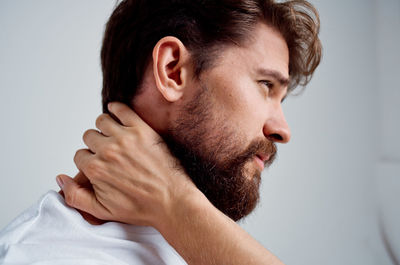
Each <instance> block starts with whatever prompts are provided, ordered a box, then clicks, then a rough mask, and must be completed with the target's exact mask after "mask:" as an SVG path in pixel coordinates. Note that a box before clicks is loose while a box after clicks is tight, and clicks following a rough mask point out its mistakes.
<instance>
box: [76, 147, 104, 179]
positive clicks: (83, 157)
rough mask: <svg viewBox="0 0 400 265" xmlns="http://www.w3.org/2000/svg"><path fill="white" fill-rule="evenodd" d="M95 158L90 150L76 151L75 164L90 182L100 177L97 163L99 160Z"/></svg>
mask: <svg viewBox="0 0 400 265" xmlns="http://www.w3.org/2000/svg"><path fill="white" fill-rule="evenodd" d="M94 157H95V155H94V154H93V153H91V152H90V151H89V150H88V149H80V150H78V151H76V153H75V156H74V163H75V165H76V167H77V168H78V169H79V170H80V171H82V172H83V173H84V174H85V176H86V177H87V178H88V179H89V180H90V179H91V178H93V177H97V176H98V175H99V174H98V169H99V167H98V165H96V162H95V161H97V160H95V159H94Z"/></svg>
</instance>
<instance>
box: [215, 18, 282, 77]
mask: <svg viewBox="0 0 400 265" xmlns="http://www.w3.org/2000/svg"><path fill="white" fill-rule="evenodd" d="M221 55H222V56H221V57H220V58H219V60H218V61H219V63H217V64H225V65H227V64H228V65H230V66H234V67H235V68H236V69H237V68H239V69H242V70H246V71H251V72H259V70H260V69H268V70H273V71H278V72H279V73H280V74H281V75H282V76H283V77H285V78H289V49H288V47H287V44H286V41H285V39H284V38H283V36H282V35H281V34H280V33H279V31H277V30H276V29H275V28H273V27H271V26H269V25H266V24H264V23H258V24H257V25H256V26H255V28H254V30H253V32H252V34H251V36H250V38H249V39H248V40H247V41H246V43H245V44H244V45H242V46H230V47H228V48H226V50H225V51H223V52H222V54H221Z"/></svg>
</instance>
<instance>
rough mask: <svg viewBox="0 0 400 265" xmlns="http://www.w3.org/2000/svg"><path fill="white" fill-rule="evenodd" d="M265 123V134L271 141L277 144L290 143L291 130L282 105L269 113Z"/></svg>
mask: <svg viewBox="0 0 400 265" xmlns="http://www.w3.org/2000/svg"><path fill="white" fill-rule="evenodd" d="M269 114H270V115H269V117H268V119H267V120H266V121H265V124H264V127H263V133H264V135H265V137H266V138H268V139H269V140H270V141H273V142H277V143H287V142H289V141H290V128H289V125H288V124H287V122H286V119H285V115H284V114H283V110H282V107H281V105H280V104H279V107H277V108H275V109H274V111H272V113H269Z"/></svg>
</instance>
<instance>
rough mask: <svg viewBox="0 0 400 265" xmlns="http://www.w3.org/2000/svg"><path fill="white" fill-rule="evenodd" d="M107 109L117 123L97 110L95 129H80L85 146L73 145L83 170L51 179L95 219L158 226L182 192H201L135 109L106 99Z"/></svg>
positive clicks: (70, 201) (182, 198) (185, 194)
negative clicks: (76, 148)
mask: <svg viewBox="0 0 400 265" xmlns="http://www.w3.org/2000/svg"><path fill="white" fill-rule="evenodd" d="M109 110H110V112H111V113H112V114H114V115H115V116H116V117H117V118H118V119H119V120H120V122H121V123H122V125H121V124H119V123H118V122H117V121H115V120H114V119H113V118H112V117H111V116H110V115H108V114H102V115H100V116H99V117H98V118H97V120H96V127H97V128H98V129H99V130H100V131H101V132H99V131H97V130H88V131H86V132H85V134H84V135H83V141H84V143H85V144H86V145H87V146H88V148H89V149H81V150H78V151H77V152H76V155H75V158H74V162H75V164H76V165H77V167H78V169H79V170H80V171H81V172H82V173H83V174H84V175H83V174H78V175H77V177H76V178H75V180H73V179H71V178H70V177H68V176H66V175H59V176H57V182H58V183H59V185H60V186H61V187H62V190H63V193H64V196H65V201H66V203H67V204H68V205H70V206H71V207H74V208H77V209H79V210H81V211H84V212H87V213H89V214H91V215H93V216H94V217H96V218H98V219H101V220H113V221H119V222H124V223H130V224H136V225H150V226H153V227H155V228H158V227H159V226H160V225H161V224H160V221H162V222H163V223H165V222H166V221H167V220H166V218H168V216H170V215H171V214H172V213H173V212H174V209H176V208H179V205H181V203H183V202H184V201H185V199H186V198H187V197H188V196H192V195H196V194H197V195H200V196H202V194H201V192H200V191H198V190H197V188H196V187H195V185H194V184H193V183H192V182H191V180H190V179H189V178H188V177H187V176H186V174H185V173H184V171H183V170H182V169H181V168H180V166H179V163H178V162H177V161H176V159H175V158H174V157H173V156H172V155H171V154H170V152H169V151H168V148H167V147H166V145H165V143H164V142H163V141H162V139H161V137H160V136H159V135H158V134H157V133H156V132H155V131H154V130H153V129H152V128H151V127H149V126H148V125H147V124H146V123H145V122H144V121H143V120H141V119H140V117H139V116H138V115H137V114H136V113H135V112H133V111H132V110H131V109H130V108H129V107H128V106H126V105H124V104H122V103H111V104H110V105H109ZM85 176H86V177H87V179H86V178H85ZM87 180H89V181H90V184H91V185H88V182H87Z"/></svg>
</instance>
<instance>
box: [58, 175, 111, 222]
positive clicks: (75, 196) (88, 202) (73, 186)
mask: <svg viewBox="0 0 400 265" xmlns="http://www.w3.org/2000/svg"><path fill="white" fill-rule="evenodd" d="M56 181H57V184H58V185H59V186H60V188H61V190H62V192H63V193H64V199H65V202H66V204H68V205H69V206H71V207H73V208H76V209H78V210H81V211H84V212H86V213H89V214H91V215H93V216H94V217H96V218H98V219H102V220H107V219H109V218H110V216H109V215H110V214H109V211H108V210H107V209H106V208H105V207H104V206H103V205H102V204H101V203H100V202H99V201H98V200H97V198H96V195H95V193H94V192H93V190H92V189H88V188H87V187H84V186H81V185H80V184H78V183H77V182H76V180H74V179H72V178H70V177H69V176H67V175H63V174H62V175H58V176H57V178H56Z"/></svg>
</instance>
